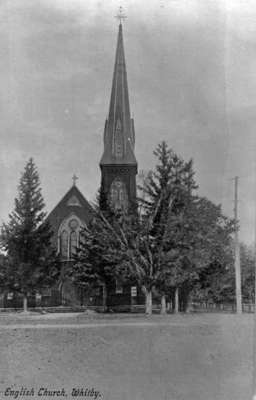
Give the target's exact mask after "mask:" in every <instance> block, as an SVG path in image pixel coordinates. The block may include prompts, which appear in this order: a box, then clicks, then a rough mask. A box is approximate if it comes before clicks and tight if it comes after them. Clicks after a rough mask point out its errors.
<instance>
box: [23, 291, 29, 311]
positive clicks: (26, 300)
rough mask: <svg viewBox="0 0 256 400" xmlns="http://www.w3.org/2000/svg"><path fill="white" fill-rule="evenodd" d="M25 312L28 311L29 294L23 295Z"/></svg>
mask: <svg viewBox="0 0 256 400" xmlns="http://www.w3.org/2000/svg"><path fill="white" fill-rule="evenodd" d="M23 312H25V313H26V312H28V297H27V294H24V295H23Z"/></svg>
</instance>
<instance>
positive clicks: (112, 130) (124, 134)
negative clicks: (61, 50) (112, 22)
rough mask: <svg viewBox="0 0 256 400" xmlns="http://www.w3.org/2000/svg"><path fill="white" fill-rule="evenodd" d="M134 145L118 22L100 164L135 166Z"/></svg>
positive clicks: (121, 39)
mask: <svg viewBox="0 0 256 400" xmlns="http://www.w3.org/2000/svg"><path fill="white" fill-rule="evenodd" d="M134 145H135V133H134V123H133V120H132V119H131V115H130V104H129V93H128V83H127V73H126V64H125V55H124V44H123V29H122V23H121V22H120V24H119V29H118V38H117V47H116V56H115V66H114V74H113V81H112V90H111V98H110V106H109V114H108V119H107V120H106V123H105V131H104V152H103V156H102V158H101V161H100V165H101V166H102V165H110V164H112V165H113V164H128V165H137V162H136V158H135V155H134Z"/></svg>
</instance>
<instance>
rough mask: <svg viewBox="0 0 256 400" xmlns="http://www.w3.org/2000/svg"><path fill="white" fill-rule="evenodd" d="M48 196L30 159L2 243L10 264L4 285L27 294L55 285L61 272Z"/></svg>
mask: <svg viewBox="0 0 256 400" xmlns="http://www.w3.org/2000/svg"><path fill="white" fill-rule="evenodd" d="M44 207H45V205H44V200H43V197H42V194H41V188H40V180H39V174H38V171H37V168H36V166H35V164H34V161H33V159H32V158H30V159H29V161H28V163H27V164H26V166H25V170H24V172H23V174H22V176H21V179H20V183H19V186H18V196H17V198H15V206H14V211H13V212H12V213H11V214H10V215H9V222H8V223H4V224H3V226H2V230H1V245H2V248H3V249H4V250H5V251H6V252H7V264H6V266H5V271H4V274H2V275H1V278H2V279H1V282H0V283H1V285H2V286H4V287H5V288H6V289H8V290H12V291H16V292H18V293H20V294H22V295H23V307H24V311H26V310H27V298H28V295H29V294H33V293H35V292H36V291H37V290H39V289H41V288H43V287H49V286H50V285H52V284H53V283H54V282H55V281H56V280H57V279H58V276H59V269H60V266H59V263H58V261H57V259H56V256H55V253H56V252H55V250H54V249H53V247H52V246H51V236H52V233H51V230H50V226H49V224H48V223H46V222H45V217H46V213H45V212H44Z"/></svg>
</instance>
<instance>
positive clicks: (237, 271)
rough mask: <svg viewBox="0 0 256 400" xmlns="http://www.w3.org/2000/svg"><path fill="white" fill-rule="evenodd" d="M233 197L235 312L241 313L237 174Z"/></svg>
mask: <svg viewBox="0 0 256 400" xmlns="http://www.w3.org/2000/svg"><path fill="white" fill-rule="evenodd" d="M234 181H235V192H234V195H235V198H234V203H235V204H234V217H235V222H236V229H235V275H236V312H237V314H242V294H241V267H240V244H239V237H238V231H239V227H238V176H235V178H234Z"/></svg>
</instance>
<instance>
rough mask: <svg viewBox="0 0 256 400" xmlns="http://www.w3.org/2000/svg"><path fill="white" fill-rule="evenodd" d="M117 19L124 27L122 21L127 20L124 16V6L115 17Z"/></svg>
mask: <svg viewBox="0 0 256 400" xmlns="http://www.w3.org/2000/svg"><path fill="white" fill-rule="evenodd" d="M115 18H117V19H119V23H120V25H122V20H125V19H126V18H127V17H126V15H125V14H124V11H123V7H122V6H120V7H119V10H118V14H117V15H116V16H115Z"/></svg>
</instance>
